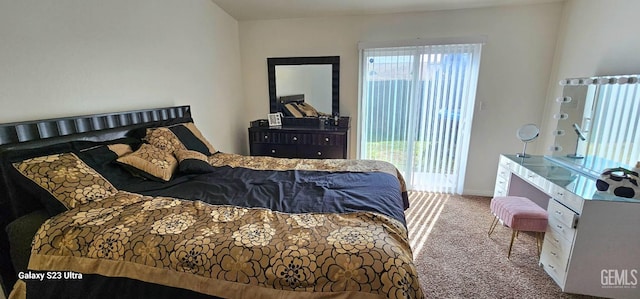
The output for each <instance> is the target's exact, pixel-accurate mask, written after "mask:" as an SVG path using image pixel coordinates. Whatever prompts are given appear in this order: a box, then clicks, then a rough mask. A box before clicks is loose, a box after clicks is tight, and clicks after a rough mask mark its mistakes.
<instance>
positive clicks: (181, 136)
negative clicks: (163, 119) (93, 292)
mask: <svg viewBox="0 0 640 299" xmlns="http://www.w3.org/2000/svg"><path fill="white" fill-rule="evenodd" d="M145 140H146V141H147V142H149V144H151V145H153V146H155V147H158V148H160V149H163V150H166V151H168V152H172V153H173V152H175V151H176V150H194V151H198V152H200V153H203V154H204V155H207V156H210V155H211V154H213V153H215V152H216V149H215V148H214V147H213V146H212V145H211V143H209V141H207V139H206V138H204V136H202V133H200V130H198V128H197V127H196V126H195V124H193V123H191V122H189V123H182V124H177V125H172V126H168V127H159V128H151V129H147V135H146V136H145Z"/></svg>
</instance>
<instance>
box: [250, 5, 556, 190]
mask: <svg viewBox="0 0 640 299" xmlns="http://www.w3.org/2000/svg"><path fill="white" fill-rule="evenodd" d="M561 12H562V4H561V3H553V4H544V5H534V6H519V7H506V8H484V9H469V10H455V11H438V12H429V13H409V14H392V15H372V16H358V17H357V16H353V17H334V18H306V19H286V20H265V21H241V22H240V23H239V24H240V50H241V57H242V77H243V82H244V87H245V101H246V103H247V107H246V111H247V113H246V115H245V116H246V117H245V121H247V122H248V121H250V120H252V119H257V118H265V116H266V113H268V111H269V96H268V85H267V68H266V66H267V63H266V59H267V57H286V56H327V55H339V56H340V57H341V69H340V71H341V78H340V100H341V103H340V112H341V114H343V115H349V116H351V117H352V118H353V119H352V122H351V124H352V127H351V128H352V129H351V139H350V143H351V149H350V157H351V158H355V157H356V146H355V145H356V141H357V140H356V132H357V129H358V120H357V116H358V115H357V111H358V49H357V44H358V42H360V41H394V40H407V39H415V38H440V37H464V36H479V35H484V36H487V37H488V42H487V44H486V45H485V46H484V48H483V50H482V61H481V66H480V78H479V83H478V92H477V102H476V103H477V106H476V109H475V115H474V120H473V130H472V137H471V148H470V153H469V162H468V166H467V178H466V181H465V188H464V193H466V194H484V195H488V194H492V192H493V185H494V182H495V173H496V169H497V160H498V155H499V154H500V153H515V152H517V151H520V150H521V147H522V145H521V143H520V142H519V141H518V140H517V139H516V137H515V132H516V130H517V128H518V127H519V126H521V125H522V124H525V123H530V122H533V123H540V122H541V120H542V114H543V110H544V105H545V102H546V101H545V97H546V92H547V87H548V82H549V76H550V74H551V66H552V61H553V53H554V49H555V46H556V39H557V29H558V26H559V22H560V16H561ZM480 102H482V103H483V109H482V110H481V109H479V108H478V106H479V103H480Z"/></svg>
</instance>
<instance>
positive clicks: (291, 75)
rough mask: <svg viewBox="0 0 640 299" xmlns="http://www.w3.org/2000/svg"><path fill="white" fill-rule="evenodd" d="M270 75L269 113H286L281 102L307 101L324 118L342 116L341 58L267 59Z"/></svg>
mask: <svg viewBox="0 0 640 299" xmlns="http://www.w3.org/2000/svg"><path fill="white" fill-rule="evenodd" d="M267 72H268V78H269V111H270V113H277V112H285V111H283V105H282V103H281V101H280V100H281V98H289V99H301V98H304V102H305V103H307V104H309V105H311V106H312V107H314V108H315V109H316V110H317V111H318V112H320V113H321V114H326V115H339V114H340V97H339V95H340V56H318V57H273V58H267ZM285 115H287V114H286V113H285Z"/></svg>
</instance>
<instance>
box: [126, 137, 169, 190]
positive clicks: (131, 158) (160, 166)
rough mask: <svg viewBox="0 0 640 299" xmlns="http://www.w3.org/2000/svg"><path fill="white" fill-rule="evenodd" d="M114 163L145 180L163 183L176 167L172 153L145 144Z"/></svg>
mask: <svg viewBox="0 0 640 299" xmlns="http://www.w3.org/2000/svg"><path fill="white" fill-rule="evenodd" d="M116 161H118V162H119V163H121V164H122V165H125V166H126V167H128V168H129V169H130V170H132V172H136V173H139V174H140V175H142V176H143V177H145V178H148V179H152V180H162V181H165V182H166V181H169V180H170V179H171V176H172V175H173V172H174V171H175V169H176V167H177V166H178V161H177V160H176V158H174V157H173V154H172V153H170V152H167V151H164V150H162V149H159V148H157V147H155V146H153V145H151V144H146V143H145V144H142V145H141V146H140V148H139V149H138V150H137V151H135V152H133V153H131V154H128V155H124V156H122V157H120V158H118V159H117V160H116Z"/></svg>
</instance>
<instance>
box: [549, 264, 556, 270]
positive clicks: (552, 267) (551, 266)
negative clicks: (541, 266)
mask: <svg viewBox="0 0 640 299" xmlns="http://www.w3.org/2000/svg"><path fill="white" fill-rule="evenodd" d="M547 266H549V268H551V269H553V270H555V269H556V267H554V266H553V265H547Z"/></svg>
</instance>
